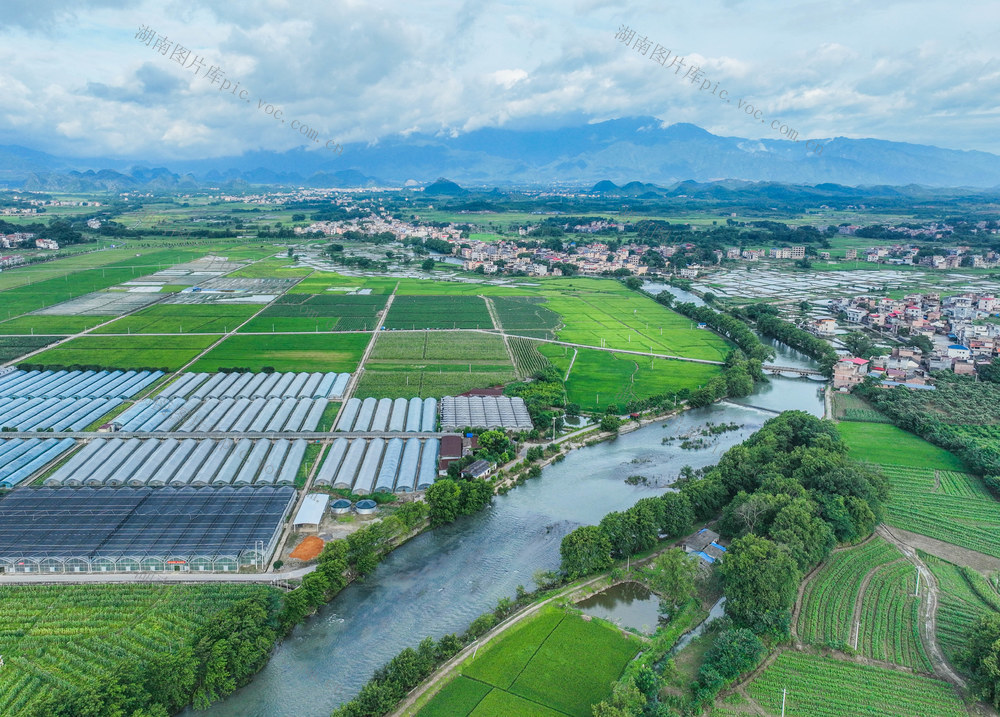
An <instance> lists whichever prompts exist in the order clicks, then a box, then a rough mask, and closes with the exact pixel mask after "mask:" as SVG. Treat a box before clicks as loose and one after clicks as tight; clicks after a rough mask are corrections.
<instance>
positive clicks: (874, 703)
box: [747, 652, 966, 717]
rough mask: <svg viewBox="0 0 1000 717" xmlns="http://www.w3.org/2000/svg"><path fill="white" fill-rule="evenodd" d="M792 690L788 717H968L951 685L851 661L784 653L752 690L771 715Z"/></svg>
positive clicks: (749, 689) (756, 681)
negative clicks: (782, 697)
mask: <svg viewBox="0 0 1000 717" xmlns="http://www.w3.org/2000/svg"><path fill="white" fill-rule="evenodd" d="M784 688H787V689H788V694H787V698H786V710H785V714H786V715H788V717H806V716H807V715H808V717H843V716H844V715H851V716H852V717H889V716H892V715H895V716H898V717H964V715H965V714H966V711H965V708H964V706H963V705H962V702H961V701H960V700H959V699H958V697H957V696H956V695H955V691H954V690H953V689H952V688H951V686H950V685H948V684H947V683H945V682H942V681H940V680H935V679H932V678H929V677H922V676H918V675H913V674H909V673H906V672H900V671H898V670H890V669H885V668H881V667H871V666H868V665H861V664H858V663H855V662H845V661H843V660H837V659H835V658H832V657H820V656H817V655H809V654H803V653H799V652H783V653H782V654H781V655H779V656H778V658H777V660H775V661H774V663H773V664H771V665H770V666H769V667H768V668H767V669H766V670H764V672H763V673H761V674H760V676H758V677H757V678H756V679H755V680H754V681H753V682H751V683H750V685H749V686H748V688H747V692H748V693H749V694H750V697H751V698H753V699H754V700H755V701H756V702H757V703H759V704H760V705H761V707H763V708H764V709H765V710H766V711H767V712H768V713H769V714H773V715H777V714H780V713H781V696H782V689H784Z"/></svg>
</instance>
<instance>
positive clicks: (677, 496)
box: [659, 493, 694, 536]
mask: <svg viewBox="0 0 1000 717" xmlns="http://www.w3.org/2000/svg"><path fill="white" fill-rule="evenodd" d="M659 500H660V502H661V503H663V513H662V516H663V517H662V519H661V522H660V532H661V533H663V534H664V535H671V536H673V535H681V534H683V533H685V532H687V531H688V529H690V527H691V524H692V523H693V522H694V508H692V507H691V499H690V498H688V497H687V496H686V495H684V494H683V493H664V494H663V495H661V496H660V497H659Z"/></svg>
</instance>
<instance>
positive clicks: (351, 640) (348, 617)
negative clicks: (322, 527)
mask: <svg viewBox="0 0 1000 717" xmlns="http://www.w3.org/2000/svg"><path fill="white" fill-rule="evenodd" d="M786 350H787V349H786ZM783 353H784V352H783ZM793 353H794V352H793ZM780 359H781V363H783V364H784V363H785V361H790V360H793V359H796V360H798V361H800V362H801V363H802V364H803V365H810V364H808V363H806V362H807V361H808V359H805V357H802V356H801V355H795V356H792V355H781V356H780ZM785 365H790V364H785ZM758 407H759V408H758ZM760 408H763V409H766V410H760ZM784 409H800V410H806V411H809V412H811V413H814V414H816V415H822V401H821V399H820V397H819V395H818V394H817V383H816V382H815V381H810V380H808V379H787V378H775V379H773V380H772V382H771V383H770V384H768V385H765V386H764V387H763V388H762V389H761V391H759V392H758V393H757V394H755V395H753V396H749V397H747V398H745V399H740V403H739V404H737V403H730V402H725V403H719V404H715V405H713V406H709V407H707V408H701V409H696V410H693V411H688V412H686V413H684V414H682V415H680V416H678V417H676V418H673V419H670V420H669V421H666V422H657V423H654V424H652V425H650V426H647V427H645V428H642V429H640V430H637V431H635V432H633V433H629V434H625V435H622V436H619V437H618V438H616V439H614V440H613V441H610V442H606V443H601V444H599V445H596V446H591V447H589V448H582V449H579V450H576V451H573V452H571V453H570V454H569V455H568V456H567V457H566V459H565V460H564V461H562V462H561V463H556V464H553V465H551V466H549V467H547V468H545V470H544V472H543V474H542V476H541V477H540V478H536V479H534V480H529V481H527V482H526V483H525V484H524V485H522V486H520V487H518V488H516V489H515V490H512V491H511V492H510V493H508V494H507V495H504V496H498V497H497V498H496V500H495V501H494V503H493V506H492V507H491V508H489V509H487V510H485V511H483V512H482V513H480V514H478V515H475V516H471V517H469V518H463V519H460V520H459V521H458V522H457V523H455V524H453V525H450V526H446V527H444V528H439V529H437V530H434V531H431V532H428V533H425V534H423V535H421V536H419V537H417V538H415V539H414V540H412V541H410V542H409V543H407V544H406V545H403V546H402V547H400V548H398V549H397V550H395V551H394V552H393V553H392V554H390V555H389V556H388V557H387V558H386V560H385V561H384V562H383V563H382V564H381V565H379V567H378V568H377V569H376V571H375V572H374V573H373V574H372V575H370V576H368V578H367V579H366V580H365V581H364V582H358V583H354V584H352V585H350V586H348V587H347V588H345V589H344V590H343V591H342V592H341V593H340V594H339V595H338V596H337V597H336V598H334V600H333V601H331V602H330V604H329V605H327V606H325V607H324V608H322V609H321V610H320V611H319V612H318V613H317V614H316V615H314V616H313V617H311V618H309V619H307V621H306V622H305V623H304V624H302V625H299V626H298V627H296V628H295V630H293V631H292V633H291V635H289V637H288V638H287V639H285V640H284V641H283V642H282V643H281V644H280V645H279V646H278V647H277V649H276V650H275V653H274V655H273V656H272V657H271V661H270V662H269V663H268V665H267V666H266V667H265V668H264V669H263V670H262V671H261V672H260V673H259V674H258V675H257V676H256V677H255V678H254V679H253V681H252V682H251V683H250V684H249V685H247V686H246V687H244V688H243V689H241V690H239V691H238V692H236V693H235V694H234V695H232V696H231V697H230V698H229V699H227V700H225V701H224V702H221V703H219V704H217V705H215V706H213V707H211V708H210V709H209V710H207V712H203V713H199V714H208V715H211V717H327V716H328V715H329V714H330V712H331V711H332V710H333V709H334V708H335V707H336V706H337V705H339V704H341V703H342V702H344V701H346V700H348V699H350V698H351V697H353V696H354V695H355V694H357V692H358V690H360V688H361V686H362V685H364V683H365V682H366V681H367V680H368V679H369V678H370V677H371V675H372V673H373V672H374V671H375V669H376V668H378V667H379V666H380V665H382V664H384V663H385V662H387V661H388V660H389V659H391V658H392V657H393V656H395V655H396V654H397V653H398V652H399V651H400V650H402V649H403V648H404V647H408V646H416V644H417V643H418V642H420V640H421V639H423V638H424V637H426V636H428V635H430V636H432V637H435V638H437V637H440V636H441V635H444V634H446V633H449V632H462V631H464V630H465V628H466V627H468V625H469V623H470V622H471V621H472V620H473V619H474V618H476V617H477V616H478V615H480V614H482V613H483V612H486V611H487V610H490V609H492V608H493V607H495V606H496V602H497V600H498V599H500V598H501V597H504V596H513V594H514V591H515V588H516V587H517V586H518V585H524V586H525V587H527V588H528V589H531V588H532V587H533V584H532V580H531V576H532V574H533V573H534V572H535V571H536V570H540V569H541V570H550V569H555V568H557V567H558V565H559V542H560V541H561V540H562V538H563V536H564V535H566V534H567V533H568V532H569V531H571V530H573V529H574V528H575V527H577V526H578V525H581V524H594V523H597V522H598V521H600V519H601V518H602V517H603V516H604V514H605V513H608V512H610V511H612V510H621V509H623V508H627V507H629V506H631V505H632V504H633V503H635V501H637V500H638V499H639V498H643V497H646V496H651V495H658V494H660V493H662V492H664V491H665V490H666V488H665V487H649V486H630V485H627V484H626V483H625V482H624V479H625V478H626V477H628V476H630V475H636V474H638V475H644V476H646V477H648V478H656V479H659V480H660V484H661V486H663V485H665V484H666V483H667V482H668V481H670V480H672V479H673V478H674V477H676V475H677V474H678V472H679V470H680V468H681V467H682V466H684V465H690V466H692V467H695V468H698V467H701V466H705V465H711V464H714V463H715V462H716V461H717V460H718V458H719V456H720V455H721V454H722V453H723V452H725V451H726V449H728V448H729V447H730V446H732V445H734V444H736V443H739V442H741V441H743V440H744V439H746V438H747V436H749V435H750V434H751V433H752V432H753V431H755V430H756V429H757V428H759V427H760V425H761V424H762V423H763V422H764V421H766V420H767V419H768V418H771V417H772V416H773V415H774V414H773V413H772V411H780V410H784ZM705 421H713V422H715V423H723V422H735V423H738V424H740V425H741V426H742V428H741V429H740V430H739V431H733V432H731V433H724V434H722V435H719V436H715V437H709V438H708V439H706V440H708V441H713V442H712V443H711V444H710V445H709V446H707V447H706V448H704V449H701V450H694V451H692V450H681V448H680V447H679V444H680V441H673V442H671V443H669V444H663V443H662V439H663V438H664V437H666V436H677V435H682V434H685V433H687V432H689V431H691V430H692V429H695V428H697V427H698V426H701V425H704V423H705ZM191 714H193V713H191Z"/></svg>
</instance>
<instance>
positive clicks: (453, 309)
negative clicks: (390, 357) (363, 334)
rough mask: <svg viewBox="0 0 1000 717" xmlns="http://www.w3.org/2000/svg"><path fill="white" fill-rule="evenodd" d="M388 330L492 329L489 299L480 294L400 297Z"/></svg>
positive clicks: (392, 312)
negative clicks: (486, 299)
mask: <svg viewBox="0 0 1000 717" xmlns="http://www.w3.org/2000/svg"><path fill="white" fill-rule="evenodd" d="M384 326H385V327H386V328H387V329H492V328H493V320H492V319H491V318H490V313H489V311H488V310H487V308H486V302H485V301H483V300H482V299H481V298H480V297H478V296H397V297H396V298H395V300H394V301H393V302H392V307H391V308H390V309H389V315H388V316H387V317H386V319H385V322H384Z"/></svg>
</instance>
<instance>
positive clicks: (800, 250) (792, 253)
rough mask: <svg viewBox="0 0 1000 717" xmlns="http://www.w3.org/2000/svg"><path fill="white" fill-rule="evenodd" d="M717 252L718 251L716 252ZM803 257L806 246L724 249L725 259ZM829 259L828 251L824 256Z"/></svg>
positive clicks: (736, 247) (752, 259)
mask: <svg viewBox="0 0 1000 717" xmlns="http://www.w3.org/2000/svg"><path fill="white" fill-rule="evenodd" d="M717 253H718V252H717ZM764 257H767V258H768V259H805V258H806V248H805V247H804V246H782V247H771V248H770V249H767V250H766V251H765V250H764V249H741V248H740V247H738V246H734V247H729V248H727V249H726V258H727V259H745V260H747V261H757V260H758V259H763V258H764ZM825 258H827V259H829V258H830V257H829V253H827V256H826V257H825Z"/></svg>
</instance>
